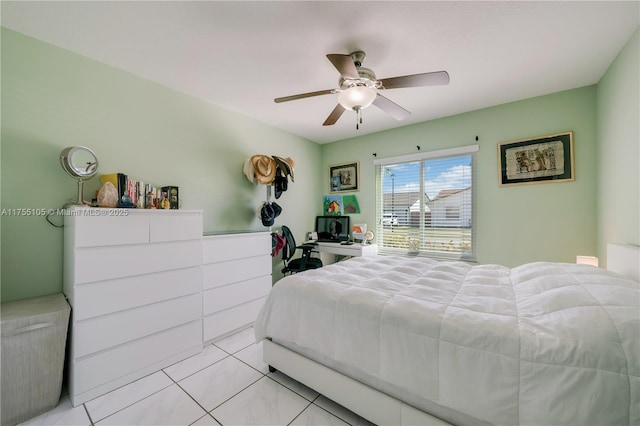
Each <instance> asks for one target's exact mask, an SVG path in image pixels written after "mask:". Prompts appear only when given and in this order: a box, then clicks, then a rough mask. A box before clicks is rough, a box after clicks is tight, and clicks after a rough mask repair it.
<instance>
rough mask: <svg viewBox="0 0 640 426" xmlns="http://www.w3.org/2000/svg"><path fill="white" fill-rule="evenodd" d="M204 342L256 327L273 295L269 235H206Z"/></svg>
mask: <svg viewBox="0 0 640 426" xmlns="http://www.w3.org/2000/svg"><path fill="white" fill-rule="evenodd" d="M202 248H203V264H204V267H203V275H204V287H203V294H202V296H203V336H204V337H203V340H204V341H205V342H209V341H212V340H216V339H218V338H220V337H224V336H225V335H227V334H230V333H232V332H233V331H235V330H238V329H240V328H242V327H246V326H249V325H250V324H252V323H253V322H254V321H255V319H256V316H257V315H258V311H259V310H260V308H261V307H262V305H263V303H264V300H265V298H266V297H267V295H268V294H269V291H271V284H272V282H271V234H270V233H269V232H251V233H229V234H217V235H205V237H204V238H203V240H202Z"/></svg>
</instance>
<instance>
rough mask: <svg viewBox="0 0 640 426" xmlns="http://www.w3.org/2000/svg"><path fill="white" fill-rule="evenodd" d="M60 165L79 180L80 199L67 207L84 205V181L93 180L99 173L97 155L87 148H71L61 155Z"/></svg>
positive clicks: (64, 150)
mask: <svg viewBox="0 0 640 426" xmlns="http://www.w3.org/2000/svg"><path fill="white" fill-rule="evenodd" d="M60 164H61V165H62V168H63V169H64V171H65V172H67V174H68V175H69V176H71V177H72V178H75V179H77V180H78V198H77V199H76V200H75V202H71V203H69V204H68V205H65V207H68V206H71V205H84V204H85V202H84V194H83V187H84V181H85V180H89V179H91V178H92V177H93V176H95V174H96V173H97V172H98V159H97V158H96V155H95V154H94V153H93V151H91V150H90V149H89V148H87V147H84V146H70V147H67V148H65V149H63V150H62V152H61V153H60Z"/></svg>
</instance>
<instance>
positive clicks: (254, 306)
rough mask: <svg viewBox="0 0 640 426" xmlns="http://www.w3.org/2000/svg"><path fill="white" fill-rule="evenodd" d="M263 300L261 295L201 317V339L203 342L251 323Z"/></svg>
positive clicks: (264, 298)
mask: <svg viewBox="0 0 640 426" xmlns="http://www.w3.org/2000/svg"><path fill="white" fill-rule="evenodd" d="M265 300H266V297H261V298H259V299H256V300H252V301H251V302H247V303H244V304H242V305H240V306H236V307H233V308H231V309H227V310H224V311H222V312H217V313H215V314H213V315H209V316H206V317H205V318H204V319H203V330H202V333H203V340H204V341H205V342H208V341H211V340H215V339H217V338H219V337H222V336H225V335H227V334H229V333H231V332H232V331H235V330H237V329H239V328H242V327H246V326H248V325H251V324H253V322H254V321H255V320H256V317H257V316H258V312H260V308H262V305H264V301H265Z"/></svg>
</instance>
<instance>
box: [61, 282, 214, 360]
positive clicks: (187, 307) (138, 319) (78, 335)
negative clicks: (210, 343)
mask: <svg viewBox="0 0 640 426" xmlns="http://www.w3.org/2000/svg"><path fill="white" fill-rule="evenodd" d="M200 297H201V296H200V294H193V295H190V296H185V297H181V298H178V299H172V300H167V301H164V302H159V303H154V304H152V305H147V306H143V307H140V308H136V309H129V310H126V311H121V312H117V313H115V314H110V315H104V316H101V317H97V318H91V319H88V320H84V321H76V322H75V323H74V325H73V329H72V332H73V338H74V347H73V355H74V357H75V358H81V357H83V356H86V355H89V354H92V353H95V352H98V351H101V350H104V349H107V348H110V347H112V346H117V345H120V344H122V343H126V342H130V341H132V340H135V339H139V338H141V337H144V336H147V335H151V334H155V333H158V332H161V331H164V330H167V329H170V328H172V327H176V326H178V325H181V324H185V323H188V322H191V321H195V320H198V319H200V318H201V317H202V304H201V298H200Z"/></svg>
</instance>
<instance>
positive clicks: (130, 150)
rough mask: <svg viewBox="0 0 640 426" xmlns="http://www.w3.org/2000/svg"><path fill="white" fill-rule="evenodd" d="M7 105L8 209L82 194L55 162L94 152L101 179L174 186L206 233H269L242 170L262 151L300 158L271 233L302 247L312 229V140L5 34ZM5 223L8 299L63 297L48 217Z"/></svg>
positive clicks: (58, 251) (258, 194)
mask: <svg viewBox="0 0 640 426" xmlns="http://www.w3.org/2000/svg"><path fill="white" fill-rule="evenodd" d="M1 106H2V133H1V137H2V142H1V143H2V146H1V168H2V169H1V178H2V182H1V190H2V194H1V207H2V209H17V208H24V209H49V208H60V207H62V205H63V204H65V203H66V202H67V200H69V199H71V198H75V195H76V191H77V189H76V188H77V186H76V182H75V180H74V179H72V178H71V177H69V176H67V175H66V174H65V172H64V171H63V169H62V167H61V166H60V163H59V155H60V151H62V149H63V148H65V147H67V146H75V145H83V146H87V147H89V148H91V149H92V150H94V152H95V153H96V155H97V157H98V160H99V163H100V166H99V172H98V173H111V172H124V173H126V174H128V175H130V176H131V177H134V178H137V179H140V180H144V181H145V182H149V183H153V184H155V185H156V186H163V185H176V186H178V187H179V188H180V198H181V199H182V208H184V209H203V210H204V228H205V231H220V230H267V228H265V227H263V226H262V224H261V223H260V221H259V220H258V219H257V215H256V211H257V209H258V207H259V206H260V204H261V202H262V201H264V200H265V198H266V189H265V187H264V186H254V185H253V184H251V183H250V182H249V181H248V180H247V179H246V178H245V177H244V174H243V172H242V166H243V163H244V160H245V159H246V158H248V157H250V156H251V155H253V154H258V153H261V154H270V155H281V156H283V157H292V158H293V159H294V160H295V162H296V169H295V183H292V184H290V185H289V190H288V191H287V192H286V193H284V194H283V196H282V197H281V198H280V199H279V200H278V204H280V205H281V206H282V208H283V213H282V215H281V216H280V217H279V218H278V219H277V221H276V226H278V225H282V224H286V225H288V226H289V227H290V228H291V229H292V230H293V231H294V232H295V233H296V238H299V239H302V238H303V236H304V233H305V232H306V231H308V230H309V229H311V227H312V226H313V218H314V217H315V215H316V213H317V205H318V203H319V202H318V200H317V194H319V193H320V186H319V182H320V164H319V162H318V158H319V157H320V151H321V150H320V146H319V145H318V144H316V143H313V142H310V141H308V140H306V139H302V138H300V137H297V136H294V135H291V134H289V133H286V132H283V131H281V130H278V129H275V128H272V127H269V126H266V125H264V124H262V123H260V122H258V121H256V120H253V119H251V118H248V117H246V116H242V115H239V114H236V113H233V112H230V111H228V110H225V109H223V108H220V107H218V106H215V105H212V104H209V103H207V102H204V101H202V100H199V99H196V98H194V97H191V96H188V95H185V94H182V93H179V92H176V91H173V90H170V89H168V88H166V87H163V86H161V85H158V84H156V83H153V82H150V81H148V80H144V79H142V78H139V77H136V76H134V75H131V74H129V73H126V72H123V71H121V70H119V69H116V68H113V67H110V66H107V65H104V64H102V63H98V62H96V61H93V60H90V59H87V58H85V57H82V56H79V55H77V54H74V53H71V52H69V51H66V50H63V49H60V48H57V47H54V46H52V45H49V44H46V43H43V42H40V41H38V40H35V39H33V38H29V37H26V36H24V35H22V34H20V33H17V32H13V31H10V30H7V29H4V28H3V29H2V105H1ZM98 187H99V179H98V178H97V177H95V178H93V179H92V180H90V181H88V182H87V183H86V185H85V198H90V195H91V193H93V192H95V190H96V189H98ZM60 219H61V218H54V219H53V220H54V222H61V220H60ZM1 220H2V224H1V236H2V248H1V250H2V251H1V257H2V262H1V268H2V269H1V275H2V282H1V285H2V294H1V299H2V301H11V300H16V299H22V298H27V297H34V296H40V295H46V294H52V293H59V292H61V291H62V247H63V240H62V230H61V229H60V228H55V227H53V226H51V225H50V224H48V223H47V222H46V221H45V219H44V217H25V216H9V215H6V214H5V215H3V216H2V218H1ZM274 265H275V267H274V271H275V272H277V271H279V269H280V268H279V267H278V263H277V262H274ZM278 277H279V275H278V274H277V273H274V279H277V278H278Z"/></svg>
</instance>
